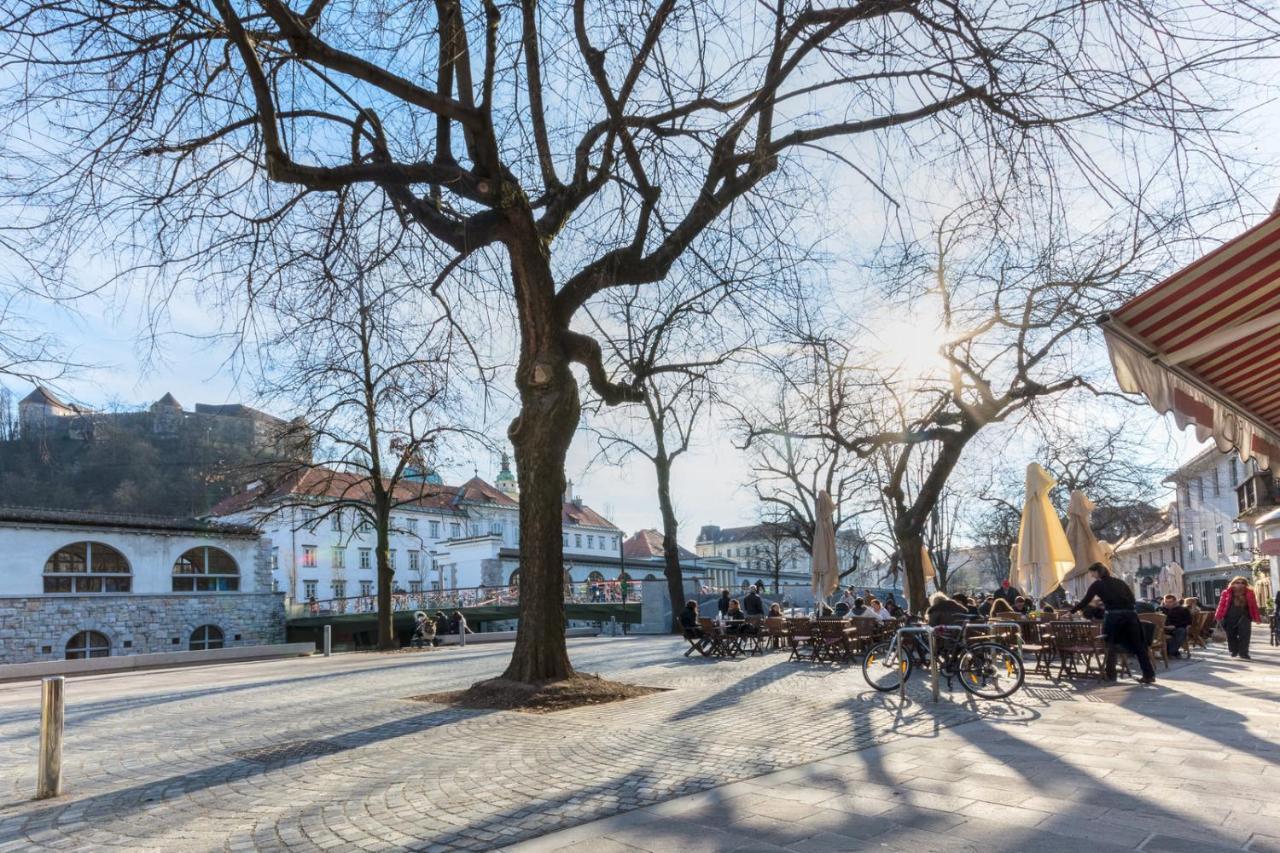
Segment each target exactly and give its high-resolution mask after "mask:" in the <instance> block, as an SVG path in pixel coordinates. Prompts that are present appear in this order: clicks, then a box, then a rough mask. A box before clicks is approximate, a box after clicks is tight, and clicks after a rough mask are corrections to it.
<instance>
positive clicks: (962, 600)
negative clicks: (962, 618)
mask: <svg viewBox="0 0 1280 853" xmlns="http://www.w3.org/2000/svg"><path fill="white" fill-rule="evenodd" d="M951 600H952V601H954V602H955V603H956V604H959V605H960V606H961V607H963V608H964V609H965V610H966V611H968V613H969V615H970V616H977V615H978V606H977V605H976V604H974V603H973V599H972V598H970V597H969V596H967V595H965V594H964V593H963V592H957V593H956V594H955V595H953V596H951Z"/></svg>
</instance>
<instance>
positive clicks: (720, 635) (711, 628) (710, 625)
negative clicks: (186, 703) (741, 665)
mask: <svg viewBox="0 0 1280 853" xmlns="http://www.w3.org/2000/svg"><path fill="white" fill-rule="evenodd" d="M698 627H699V628H701V629H702V633H703V634H705V635H706V637H707V639H708V640H709V641H710V642H709V643H708V646H707V654H709V655H712V656H713V657H722V658H724V657H728V658H731V657H736V656H737V655H738V651H739V650H738V644H737V643H736V642H734V641H733V639H732V638H731V637H729V636H728V635H727V634H725V632H724V630H723V629H722V628H721V627H720V626H719V625H717V624H716V623H715V621H714V620H712V619H708V618H706V617H705V616H704V617H700V618H699V619H698Z"/></svg>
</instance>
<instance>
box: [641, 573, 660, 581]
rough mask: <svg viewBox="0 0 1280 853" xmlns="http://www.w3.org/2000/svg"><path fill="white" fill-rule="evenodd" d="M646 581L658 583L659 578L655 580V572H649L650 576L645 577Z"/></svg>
mask: <svg viewBox="0 0 1280 853" xmlns="http://www.w3.org/2000/svg"><path fill="white" fill-rule="evenodd" d="M644 579H645V580H647V581H656V580H657V578H655V577H654V576H653V572H649V574H647V575H645V576H644Z"/></svg>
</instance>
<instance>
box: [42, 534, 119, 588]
mask: <svg viewBox="0 0 1280 853" xmlns="http://www.w3.org/2000/svg"><path fill="white" fill-rule="evenodd" d="M132 581H133V578H132V577H131V576H130V574H129V561H128V560H126V559H125V558H124V554H121V553H120V552H119V551H117V550H116V549H115V548H112V547H111V546H110V545H103V544H102V543H101V542H76V543H74V544H71V545H68V546H66V547H65V548H61V549H59V550H58V551H57V552H56V553H54V554H53V556H51V557H50V558H49V559H48V560H47V561H46V562H45V564H44V591H45V592H128V591H129V590H130V589H131V588H132Z"/></svg>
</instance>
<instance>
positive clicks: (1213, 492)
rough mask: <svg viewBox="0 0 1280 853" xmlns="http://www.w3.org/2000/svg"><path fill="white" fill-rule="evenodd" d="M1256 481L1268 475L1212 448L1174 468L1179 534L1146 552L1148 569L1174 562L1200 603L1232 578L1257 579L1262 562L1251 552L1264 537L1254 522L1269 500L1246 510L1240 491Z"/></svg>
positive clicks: (1212, 597) (1175, 518) (1186, 588)
mask: <svg viewBox="0 0 1280 853" xmlns="http://www.w3.org/2000/svg"><path fill="white" fill-rule="evenodd" d="M1258 478H1262V479H1263V480H1266V481H1268V482H1269V480H1270V475H1269V474H1266V473H1265V472H1261V473H1260V472H1259V471H1258V466H1257V463H1256V462H1254V461H1252V460H1250V461H1249V462H1241V461H1240V457H1239V456H1237V455H1236V454H1235V453H1222V452H1220V451H1218V449H1217V448H1216V447H1214V446H1210V447H1209V448H1208V449H1207V450H1205V451H1204V452H1202V453H1200V454H1198V455H1197V456H1196V457H1195V458H1193V459H1192V460H1191V461H1189V462H1187V463H1186V464H1185V465H1183V466H1181V467H1180V468H1178V470H1177V471H1175V472H1174V473H1173V474H1172V475H1171V476H1170V477H1168V478H1167V479H1166V480H1165V482H1167V483H1171V484H1172V485H1173V486H1174V487H1175V488H1176V490H1177V492H1176V494H1177V499H1176V501H1175V503H1174V508H1173V519H1172V520H1173V524H1174V525H1175V526H1176V528H1177V532H1178V535H1177V537H1176V540H1175V541H1171V542H1169V543H1168V545H1167V546H1165V545H1163V544H1161V545H1159V546H1158V547H1157V549H1149V550H1150V553H1148V554H1147V556H1148V565H1153V564H1155V563H1158V564H1159V565H1161V566H1162V565H1164V564H1165V562H1168V561H1177V562H1178V563H1179V564H1180V565H1181V566H1182V568H1183V572H1184V575H1183V587H1184V591H1185V592H1186V594H1187V595H1194V596H1196V597H1197V598H1199V599H1200V600H1201V601H1202V602H1209V601H1216V600H1217V596H1218V595H1219V594H1221V592H1222V590H1224V589H1226V587H1227V582H1228V581H1229V580H1230V579H1231V578H1232V577H1234V576H1236V575H1255V574H1256V573H1257V568H1258V566H1259V562H1260V560H1259V555H1258V554H1257V553H1256V551H1255V549H1256V548H1257V547H1258V544H1259V542H1260V538H1259V537H1260V536H1261V537H1262V538H1265V535H1266V531H1265V530H1261V529H1258V528H1257V525H1256V521H1257V519H1258V518H1259V516H1260V514H1261V512H1262V511H1264V510H1266V509H1267V508H1269V507H1270V506H1271V505H1272V500H1273V499H1272V498H1271V497H1264V499H1263V500H1262V501H1261V502H1259V501H1257V500H1256V495H1255V500H1254V504H1253V506H1252V508H1250V507H1248V505H1247V501H1246V499H1245V498H1244V497H1242V495H1241V492H1242V491H1244V492H1246V493H1247V492H1248V491H1249V488H1250V486H1251V485H1255V484H1257V483H1258V482H1259V480H1258ZM1152 558H1154V559H1152ZM1263 565H1264V566H1265V561H1263ZM1157 571H1158V566H1157ZM1263 576H1264V577H1265V573H1264V575H1263Z"/></svg>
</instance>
